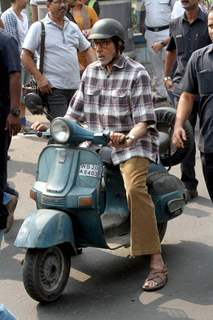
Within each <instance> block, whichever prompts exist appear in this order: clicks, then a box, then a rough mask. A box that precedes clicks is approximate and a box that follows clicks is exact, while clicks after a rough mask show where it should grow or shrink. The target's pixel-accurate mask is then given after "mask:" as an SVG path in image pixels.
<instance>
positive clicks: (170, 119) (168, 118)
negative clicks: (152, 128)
mask: <svg viewBox="0 0 213 320" xmlns="http://www.w3.org/2000/svg"><path fill="white" fill-rule="evenodd" d="M155 113H156V117H157V129H158V130H159V131H160V132H162V133H163V134H164V135H165V134H167V135H168V146H167V148H166V149H167V150H166V151H165V145H164V147H163V152H161V147H160V160H161V163H162V164H163V165H164V166H165V167H172V166H175V165H177V164H179V163H180V162H181V161H182V160H183V159H184V158H185V157H186V156H187V154H188V153H189V152H190V151H191V150H192V147H193V143H194V134H193V130H192V127H191V124H190V122H189V121H186V123H185V125H184V129H185V131H186V138H187V140H186V142H185V143H184V148H183V149H176V148H175V146H174V145H173V144H172V142H171V140H172V134H173V130H174V124H175V117H176V110H175V109H174V108H170V107H161V108H156V109H155Z"/></svg>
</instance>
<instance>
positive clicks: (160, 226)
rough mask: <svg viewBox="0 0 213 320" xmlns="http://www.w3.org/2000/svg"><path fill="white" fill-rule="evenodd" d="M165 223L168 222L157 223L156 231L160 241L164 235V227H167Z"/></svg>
mask: <svg viewBox="0 0 213 320" xmlns="http://www.w3.org/2000/svg"><path fill="white" fill-rule="evenodd" d="M167 223H168V222H167V221H166V222H160V223H158V233H159V238H160V242H162V240H163V238H164V236H165V233H166V229H167Z"/></svg>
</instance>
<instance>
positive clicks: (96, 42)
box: [92, 39, 112, 49]
mask: <svg viewBox="0 0 213 320" xmlns="http://www.w3.org/2000/svg"><path fill="white" fill-rule="evenodd" d="M111 42H112V40H111V39H103V40H93V41H92V46H93V48H97V46H100V47H101V48H103V49H106V48H107V47H108V46H109V45H110V43H111Z"/></svg>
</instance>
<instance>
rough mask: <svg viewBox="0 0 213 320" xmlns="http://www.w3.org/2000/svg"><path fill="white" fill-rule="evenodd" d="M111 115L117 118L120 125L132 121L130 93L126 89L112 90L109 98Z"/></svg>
mask: <svg viewBox="0 0 213 320" xmlns="http://www.w3.org/2000/svg"><path fill="white" fill-rule="evenodd" d="M110 109H111V117H114V118H117V119H119V122H120V123H121V124H122V126H124V127H125V126H126V125H128V124H130V123H131V122H132V114H131V105H130V94H129V92H128V90H116V89H115V90H112V92H111V99H110Z"/></svg>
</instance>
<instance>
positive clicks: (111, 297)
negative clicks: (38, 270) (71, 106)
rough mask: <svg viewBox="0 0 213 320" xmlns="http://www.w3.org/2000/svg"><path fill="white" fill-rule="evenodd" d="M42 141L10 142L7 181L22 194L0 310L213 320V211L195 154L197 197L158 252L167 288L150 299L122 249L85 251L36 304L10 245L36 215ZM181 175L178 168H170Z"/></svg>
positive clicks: (3, 262)
mask: <svg viewBox="0 0 213 320" xmlns="http://www.w3.org/2000/svg"><path fill="white" fill-rule="evenodd" d="M45 143H46V142H44V141H42V140H41V139H38V138H26V137H23V136H18V137H16V138H14V140H13V142H12V145H11V149H10V156H11V160H10V161H9V181H10V183H11V184H14V185H15V186H16V188H17V189H18V191H19V193H20V200H19V203H18V206H17V210H16V214H15V218H16V220H15V225H14V227H13V229H12V230H11V232H10V233H9V234H8V235H7V236H6V238H5V242H4V243H3V247H2V250H1V253H0V303H3V304H5V306H6V307H7V308H8V309H9V310H11V311H12V312H13V313H14V314H15V315H16V317H17V319H19V320H37V319H39V320H49V319H51V320H59V319H63V320H68V319H69V320H70V319H75V320H84V319H85V320H88V319H92V320H117V319H125V320H130V319H131V320H139V319H143V320H180V319H181V320H182V319H190V320H192V319H193V320H212V318H213V267H212V265H213V212H212V204H211V202H210V201H209V197H208V194H207V191H206V188H205V184H204V182H203V177H202V173H201V167H200V160H199V155H198V156H197V157H198V159H197V176H198V178H199V186H198V190H199V197H198V198H197V199H196V200H195V201H193V202H191V203H189V204H187V206H186V208H185V210H184V214H182V215H181V216H180V217H178V218H177V219H174V220H173V221H170V222H169V225H168V229H167V233H166V236H165V238H164V241H163V245H162V250H163V255H164V258H165V260H166V262H167V264H168V268H169V281H168V284H167V286H166V287H165V288H163V289H162V290H161V291H158V292H155V293H145V292H142V290H141V288H140V287H141V285H142V283H143V281H144V279H145V276H146V275H147V272H148V261H147V260H146V259H144V258H137V259H133V260H130V259H128V258H127V255H128V250H127V249H119V250H116V251H104V250H99V249H85V250H84V252H83V254H82V255H80V256H77V257H74V258H72V269H71V273H70V279H69V282H68V285H67V287H66V290H65V292H64V294H63V296H62V298H61V299H60V300H58V301H57V302H55V303H52V304H49V305H45V306H43V305H41V304H39V303H37V302H36V301H34V300H32V299H31V298H30V297H29V296H28V295H27V293H26V291H25V289H24V287H23V284H22V266H21V263H20V262H21V260H22V259H23V258H24V250H20V249H17V248H15V247H14V246H13V241H14V239H15V237H16V234H17V232H18V229H19V227H20V225H21V223H22V222H23V219H24V218H25V217H26V215H27V213H28V212H30V211H31V210H32V209H33V208H34V203H33V201H32V200H30V199H29V190H30V187H31V186H32V184H33V181H34V174H35V163H36V161H37V158H38V155H39V152H40V150H41V149H42V148H43V147H44V145H45ZM172 172H173V173H175V174H177V175H179V168H178V167H176V168H174V169H172Z"/></svg>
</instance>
